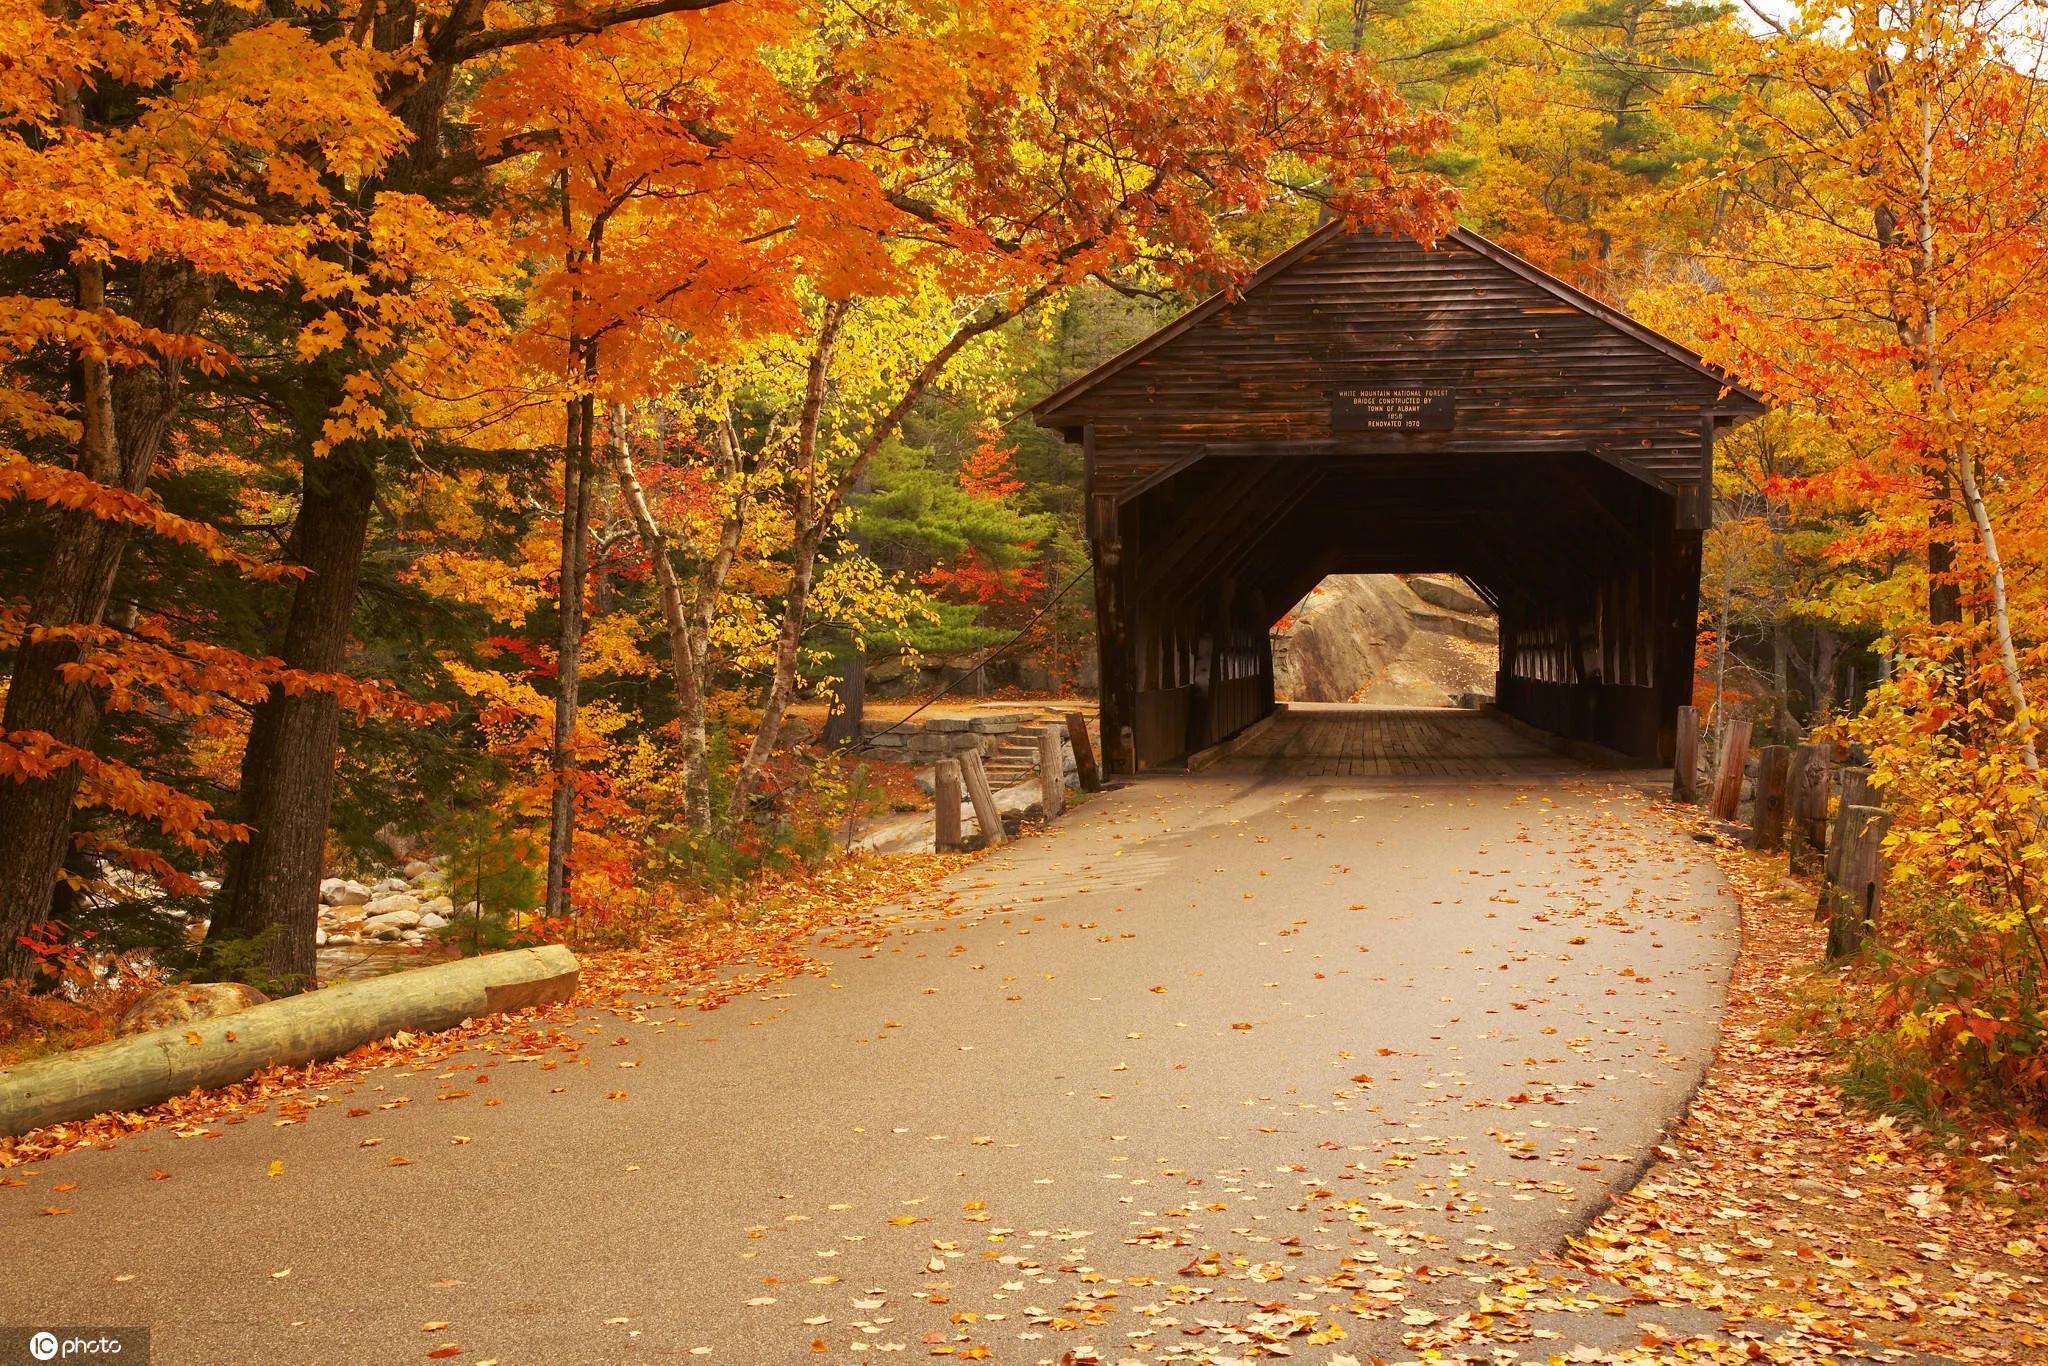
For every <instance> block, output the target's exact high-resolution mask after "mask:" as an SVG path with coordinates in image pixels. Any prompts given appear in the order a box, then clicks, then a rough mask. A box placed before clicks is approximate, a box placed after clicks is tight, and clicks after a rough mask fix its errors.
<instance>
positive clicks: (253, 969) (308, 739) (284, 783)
mask: <svg viewBox="0 0 2048 1366" xmlns="http://www.w3.org/2000/svg"><path fill="white" fill-rule="evenodd" d="M376 493H377V461H376V454H375V452H374V451H373V450H372V449H371V448H369V447H368V446H365V445H363V444H361V443H356V442H351V443H349V444H347V445H344V446H341V447H339V448H337V449H336V450H334V451H333V452H331V453H330V454H328V455H325V456H322V457H320V458H318V459H315V460H311V461H308V462H307V464H306V473H305V479H304V492H303V493H302V495H301V497H300V500H299V517H298V522H297V524H296V525H295V526H294V527H293V529H292V540H291V545H290V546H289V547H288V549H287V558H288V559H289V560H290V561H291V562H292V563H293V564H297V565H301V566H303V567H304V568H305V569H306V570H307V574H306V576H305V577H304V578H302V579H300V580H299V582H298V585H297V586H296V588H295V589H294V590H293V592H292V605H291V613H290V615H289V616H288V617H287V618H286V621H285V629H284V641H283V644H282V646H281V648H280V649H279V650H278V656H279V658H281V659H282V660H283V661H284V663H285V666H286V667H287V668H290V669H294V670H300V671H305V672H312V673H339V672H341V670H342V665H343V664H344V662H345V661H346V659H347V655H348V642H349V622H350V619H351V617H352V616H353V614H354V611H355V602H356V589H357V586H358V585H359V583H360V582H361V580H362V572H363V548H364V545H365V543H366V541H367V539H368V536H369V528H370V510H371V507H372V505H373V503H374V502H375V499H376ZM340 738H341V707H340V704H339V703H338V702H337V701H336V700H335V698H334V696H333V694H331V693H327V692H319V691H309V692H299V693H291V692H287V691H285V690H284V689H283V688H278V687H273V688H272V689H271V690H270V695H269V696H268V697H266V698H264V700H263V701H262V702H260V703H258V704H257V706H256V712H255V717H254V719H253V720H252V721H251V723H250V727H249V743H248V747H247V748H246V749H245V750H244V751H243V754H242V784H241V801H240V804H239V810H238V816H239V819H240V820H241V821H242V822H243V823H244V824H246V825H247V826H248V827H249V838H248V840H247V842H245V843H243V844H239V845H236V846H234V847H233V848H232V849H230V850H229V853H228V861H227V876H226V880H225V881H224V883H223V884H222V887H221V893H220V902H219V906H218V909H217V910H216V912H215V914H214V918H213V923H212V925H211V926H210V927H209V928H208V930H207V934H206V943H207V948H208V950H209V954H210V956H211V957H212V958H213V959H214V965H215V970H216V971H231V972H233V973H236V974H237V975H246V976H261V977H263V978H265V979H266V980H263V981H258V982H256V983H255V985H256V986H259V987H261V988H262V989H263V990H265V991H271V990H272V989H273V987H275V988H277V989H281V990H286V991H295V990H304V989H305V988H307V987H310V986H312V985H313V984H314V981H313V978H314V957H313V950H314V944H313V937H314V931H315V930H316V929H317V928H318V923H319V921H318V916H319V905H320V871H321V863H322V860H323V857H324V855H325V852H326V842H327V818H328V815H329V813H330V812H331V811H332V810H333V806H334V761H335V750H336V748H337V746H338V745H339V743H340ZM246 940H260V941H262V943H263V948H262V951H261V953H260V954H259V955H258V956H257V958H256V960H255V961H252V962H249V963H246V964H245V963H224V962H223V961H222V960H221V957H220V950H221V949H222V948H223V947H224V946H225V945H227V944H230V943H233V942H235V941H246Z"/></svg>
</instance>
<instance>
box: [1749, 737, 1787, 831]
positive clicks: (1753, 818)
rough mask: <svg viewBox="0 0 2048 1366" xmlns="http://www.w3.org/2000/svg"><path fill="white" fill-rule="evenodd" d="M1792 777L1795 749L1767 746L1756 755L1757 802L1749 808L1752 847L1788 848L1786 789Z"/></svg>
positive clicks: (1784, 746)
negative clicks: (1786, 839)
mask: <svg viewBox="0 0 2048 1366" xmlns="http://www.w3.org/2000/svg"><path fill="white" fill-rule="evenodd" d="M1791 774H1792V750H1791V748H1790V747H1789V746H1787V745H1765V746H1764V747H1763V748H1762V749H1761V750H1759V751H1758V752H1757V756H1756V801H1755V803H1754V804H1753V805H1752V806H1751V807H1750V817H1749V847H1750V848H1752V849H1763V850H1778V849H1783V848H1784V847H1785V796H1786V792H1785V788H1786V780H1787V779H1788V778H1790V777H1791Z"/></svg>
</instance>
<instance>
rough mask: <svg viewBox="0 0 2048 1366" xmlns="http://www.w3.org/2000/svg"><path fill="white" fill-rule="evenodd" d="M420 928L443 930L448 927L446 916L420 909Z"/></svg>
mask: <svg viewBox="0 0 2048 1366" xmlns="http://www.w3.org/2000/svg"><path fill="white" fill-rule="evenodd" d="M420 928H421V929H423V930H445V929H447V928H448V921H447V918H446V917H444V916H441V915H438V914H436V913H435V912H433V911H422V912H420Z"/></svg>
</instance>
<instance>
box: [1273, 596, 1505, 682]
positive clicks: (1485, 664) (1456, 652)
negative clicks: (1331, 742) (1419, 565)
mask: <svg viewBox="0 0 2048 1366" xmlns="http://www.w3.org/2000/svg"><path fill="white" fill-rule="evenodd" d="M1273 667H1274V673H1275V691H1276V693H1277V694H1278V695H1279V697H1280V698H1281V699H1282V700H1283V701H1292V702H1365V703H1372V704H1376V705H1381V706H1397V707H1449V706H1469V705H1473V704H1475V703H1477V702H1481V701H1485V700H1488V699H1490V698H1491V697H1492V696H1493V683H1494V673H1495V670H1496V669H1497V668H1498V667H1499V627H1498V624H1497V623H1496V622H1495V620H1494V616H1493V613H1492V612H1491V611H1490V610H1489V609H1488V608H1487V606H1486V604H1485V603H1484V602H1483V601H1481V600H1480V598H1479V597H1478V595H1477V594H1475V593H1474V592H1473V591H1472V590H1471V588H1470V587H1468V586H1467V585H1466V584H1465V582H1464V581H1463V580H1462V579H1458V578H1456V577H1453V576H1450V575H1438V574H1332V575H1331V576H1330V577H1329V578H1326V579H1324V580H1323V581H1322V582H1321V583H1320V584H1318V585H1316V587H1315V588H1314V589H1313V590H1312V591H1311V592H1310V593H1309V595H1308V596H1307V597H1305V598H1303V599H1302V600H1301V601H1300V602H1299V603H1297V604H1296V605H1295V608H1294V610H1293V611H1292V612H1290V613H1288V614H1287V616H1286V618H1285V619H1284V620H1283V621H1282V622H1281V624H1280V625H1279V626H1277V627H1275V628H1274V631H1273Z"/></svg>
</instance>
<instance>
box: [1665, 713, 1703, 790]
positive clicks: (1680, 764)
mask: <svg viewBox="0 0 2048 1366" xmlns="http://www.w3.org/2000/svg"><path fill="white" fill-rule="evenodd" d="M1671 799H1672V800H1673V801H1680V802H1686V803H1688V804H1689V803H1692V802H1697V801H1698V800H1699V799H1700V709H1699V708H1698V707H1680V708H1679V709H1678V747H1677V749H1676V751H1675V752H1674V755H1673V758H1672V761H1671Z"/></svg>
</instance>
